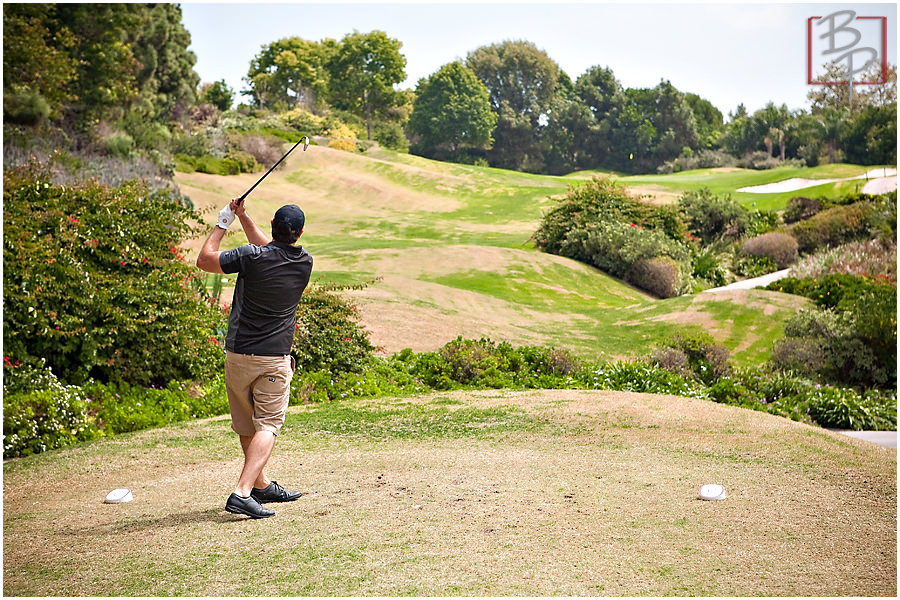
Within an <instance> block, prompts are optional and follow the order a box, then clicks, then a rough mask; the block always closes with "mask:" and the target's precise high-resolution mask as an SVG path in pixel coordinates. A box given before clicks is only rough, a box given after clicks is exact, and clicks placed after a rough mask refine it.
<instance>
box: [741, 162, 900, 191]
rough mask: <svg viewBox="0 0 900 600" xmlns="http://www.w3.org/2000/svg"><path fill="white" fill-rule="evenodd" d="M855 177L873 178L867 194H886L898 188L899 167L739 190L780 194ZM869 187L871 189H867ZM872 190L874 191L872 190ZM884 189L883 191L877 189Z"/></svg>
mask: <svg viewBox="0 0 900 600" xmlns="http://www.w3.org/2000/svg"><path fill="white" fill-rule="evenodd" d="M853 179H871V180H872V181H869V182H868V183H867V184H866V185H865V186H864V187H863V190H862V191H863V193H866V194H886V193H887V192H890V191H893V190H896V189H897V169H884V168H882V169H873V170H871V171H869V172H868V173H865V174H863V175H858V176H856V177H844V178H840V179H803V178H800V177H794V178H792V179H785V180H784V181H776V182H775V183H769V184H766V185H752V186H749V187H743V188H740V189H738V190H737V191H739V192H747V193H750V194H778V193H781V192H793V191H795V190H802V189H804V188H808V187H815V186H817V185H824V184H826V183H835V182H838V181H850V180H853ZM867 188H869V189H867ZM870 190H872V191H870ZM877 190H883V191H877Z"/></svg>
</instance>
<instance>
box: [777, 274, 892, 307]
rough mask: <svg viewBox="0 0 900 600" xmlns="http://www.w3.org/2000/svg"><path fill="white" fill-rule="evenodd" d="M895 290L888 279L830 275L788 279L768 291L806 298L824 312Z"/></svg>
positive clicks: (778, 282) (779, 281) (780, 281)
mask: <svg viewBox="0 0 900 600" xmlns="http://www.w3.org/2000/svg"><path fill="white" fill-rule="evenodd" d="M889 287H893V288H894V290H896V286H895V284H893V283H892V282H891V281H890V280H889V278H887V277H874V278H873V277H863V276H859V275H848V274H844V273H830V274H828V275H825V276H823V277H822V278H820V279H816V278H812V277H806V278H803V279H797V278H795V277H785V278H783V279H779V280H778V281H773V282H772V283H770V284H769V285H767V286H766V289H767V290H772V291H777V292H784V293H786V294H795V295H797V296H805V297H807V298H809V299H811V300H812V301H813V302H815V304H816V306H819V307H821V308H838V307H843V306H845V305H848V304H849V303H851V302H853V301H854V300H855V299H856V298H859V297H861V296H862V295H864V294H866V293H868V292H870V291H874V290H878V289H887V288H889Z"/></svg>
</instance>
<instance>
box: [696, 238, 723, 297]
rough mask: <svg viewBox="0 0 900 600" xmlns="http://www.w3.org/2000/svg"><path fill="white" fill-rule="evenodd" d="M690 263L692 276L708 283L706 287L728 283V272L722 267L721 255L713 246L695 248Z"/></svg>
mask: <svg viewBox="0 0 900 600" xmlns="http://www.w3.org/2000/svg"><path fill="white" fill-rule="evenodd" d="M691 263H692V265H693V269H694V271H693V276H694V277H696V278H697V279H699V280H701V281H702V282H705V283H707V284H709V285H708V286H706V287H719V286H723V285H726V284H727V283H728V273H727V271H726V270H725V269H724V268H723V267H722V257H721V256H720V253H719V252H718V251H716V248H715V247H714V246H700V247H698V248H695V249H694V256H693V259H692V261H691Z"/></svg>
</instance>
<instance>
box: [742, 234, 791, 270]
mask: <svg viewBox="0 0 900 600" xmlns="http://www.w3.org/2000/svg"><path fill="white" fill-rule="evenodd" d="M741 252H742V253H743V254H749V255H750V256H756V257H761V256H765V257H767V258H770V259H772V262H774V263H775V265H776V266H777V267H778V268H779V269H786V268H788V267H789V266H791V265H792V264H794V263H795V262H797V259H798V258H799V254H798V253H797V240H795V239H794V238H793V237H791V236H790V235H788V234H786V233H777V232H774V231H773V232H769V233H764V234H762V235H760V236H757V237H755V238H751V239H749V240H747V241H746V242H744V244H743V245H742V246H741Z"/></svg>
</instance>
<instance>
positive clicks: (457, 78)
mask: <svg viewBox="0 0 900 600" xmlns="http://www.w3.org/2000/svg"><path fill="white" fill-rule="evenodd" d="M496 125H497V115H496V114H495V113H494V112H493V111H492V110H491V103H490V97H489V94H488V90H487V88H486V87H484V84H483V83H481V81H480V80H479V79H478V78H477V77H476V76H475V73H473V72H472V70H471V69H469V68H467V67H465V66H463V64H462V63H460V62H452V63H449V64H446V65H444V66H442V67H441V68H440V69H438V71H437V72H435V73H434V74H432V75H430V76H429V77H427V78H423V79H421V80H419V83H418V85H417V86H416V99H415V101H414V102H413V110H412V114H411V115H410V117H409V129H410V131H411V132H412V133H413V134H414V135H417V136H419V138H420V139H419V141H418V143H417V144H416V145H415V146H414V149H416V150H417V151H418V152H419V153H421V154H423V155H425V156H432V157H433V156H435V155H436V153H438V152H440V151H444V150H446V151H447V152H449V154H450V156H451V157H453V156H456V155H458V153H459V152H460V151H462V150H464V149H488V148H490V147H491V144H492V143H493V138H492V137H491V133H492V132H493V131H494V127H495V126H496Z"/></svg>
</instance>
